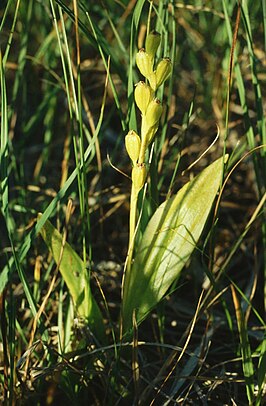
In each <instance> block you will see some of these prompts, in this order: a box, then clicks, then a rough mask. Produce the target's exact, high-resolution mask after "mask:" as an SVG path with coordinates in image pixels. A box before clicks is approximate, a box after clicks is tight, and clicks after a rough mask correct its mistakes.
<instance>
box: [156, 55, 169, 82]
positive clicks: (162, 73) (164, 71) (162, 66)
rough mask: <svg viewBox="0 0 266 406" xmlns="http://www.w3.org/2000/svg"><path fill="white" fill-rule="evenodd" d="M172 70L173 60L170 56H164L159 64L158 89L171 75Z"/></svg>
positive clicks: (157, 69) (157, 73)
mask: <svg viewBox="0 0 266 406" xmlns="http://www.w3.org/2000/svg"><path fill="white" fill-rule="evenodd" d="M171 71H172V62H171V59H170V58H163V59H162V60H161V61H160V62H159V63H158V65H157V68H156V71H155V76H156V89H157V88H158V87H159V86H161V84H162V83H163V82H164V81H165V80H166V79H167V78H168V77H169V76H170V74H171Z"/></svg>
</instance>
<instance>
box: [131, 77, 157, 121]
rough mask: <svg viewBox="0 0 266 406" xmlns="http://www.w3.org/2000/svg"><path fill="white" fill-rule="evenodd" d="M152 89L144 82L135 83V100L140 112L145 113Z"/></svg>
mask: <svg viewBox="0 0 266 406" xmlns="http://www.w3.org/2000/svg"><path fill="white" fill-rule="evenodd" d="M152 95H153V91H152V89H151V87H150V86H149V85H146V83H144V82H139V83H137V85H136V87H135V101H136V104H137V106H138V108H139V109H140V111H141V113H142V114H145V112H146V110H147V107H148V105H149V103H150V101H151V100H152Z"/></svg>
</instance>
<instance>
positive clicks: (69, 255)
mask: <svg viewBox="0 0 266 406" xmlns="http://www.w3.org/2000/svg"><path fill="white" fill-rule="evenodd" d="M40 216H41V215H39V217H40ZM40 233H41V235H42V237H43V239H44V241H45V243H46V245H47V247H48V248H49V250H50V252H51V253H52V255H53V257H54V260H55V262H56V263H57V264H58V262H59V260H60V264H59V270H60V272H61V275H62V277H63V279H64V281H65V283H66V285H67V287H68V289H69V292H70V294H71V296H72V299H73V302H74V305H75V308H76V311H77V313H78V315H79V316H80V317H82V318H84V319H86V321H87V322H88V324H89V326H90V328H91V329H92V331H93V333H94V334H95V335H96V337H98V338H99V339H102V338H103V337H104V324H103V318H102V314H101V311H100V309H99V307H98V305H97V303H96V301H95V300H94V298H93V296H92V293H91V289H90V286H89V285H88V282H87V281H86V277H85V272H87V271H86V269H84V263H83V261H82V260H81V258H80V257H79V256H78V254H77V253H76V252H75V251H74V250H73V249H72V248H71V246H70V245H69V244H68V243H67V242H66V243H65V244H64V247H63V251H62V246H63V243H62V236H61V235H60V233H59V232H58V231H57V230H56V229H55V228H54V227H53V225H52V224H51V223H50V221H48V220H47V221H46V222H45V224H44V226H43V227H42V228H41V230H40ZM61 251H62V253H61ZM86 284H87V286H86Z"/></svg>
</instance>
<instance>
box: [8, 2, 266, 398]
mask: <svg viewBox="0 0 266 406" xmlns="http://www.w3.org/2000/svg"><path fill="white" fill-rule="evenodd" d="M131 5H133V8H131ZM238 7H239V6H238V2H236V1H229V0H223V1H218V0H214V1H213V2H204V1H201V0H198V1H196V0H192V1H191V2H190V3H189V4H188V3H187V2H184V1H180V2H173V1H172V0H168V1H154V2H151V3H150V2H145V1H143V0H137V1H136V2H135V3H134V2H126V1H121V2H114V1H107V0H106V1H105V2H103V3H98V2H81V1H78V0H77V1H73V2H66V1H61V0H50V1H46V2H36V1H33V0H30V1H28V2H22V1H20V0H17V1H15V2H14V1H13V2H12V1H10V0H9V1H7V2H5V4H1V6H0V17H1V23H0V50H1V52H0V84H1V142H0V182H1V186H0V192H1V193H0V205H1V215H0V227H1V240H0V241H1V242H0V263H1V273H0V292H1V301H0V314H1V325H0V329H1V331H0V366H1V369H0V371H1V373H0V403H3V404H6V405H13V404H22V405H24V404H25V405H37V404H38V405H48V404H49V405H52V404H54V405H61V404H71V405H72V404H74V405H83V404H84V405H86V404H90V405H131V404H132V405H138V404H139V405H150V404H155V405H157V404H158V405H174V404H201V403H202V404H205V403H206V404H213V405H216V404H217V405H220V404H231V403H232V402H234V403H235V404H237V405H247V404H250V405H256V406H257V405H262V404H263V403H264V402H265V374H266V355H265V354H266V338H265V310H266V282H265V281H266V221H265V193H266V181H265V179H266V125H265V117H264V116H265V96H264V95H265V53H266V47H265V38H266V24H265V21H266V20H265V13H266V10H265V4H264V2H263V1H257V2H251V1H243V2H242V6H241V9H239V10H238ZM237 15H239V17H240V19H239V25H237V24H236V21H237ZM147 24H148V25H149V27H147ZM147 28H148V29H156V30H157V31H158V32H160V33H161V34H162V42H161V45H160V47H159V49H158V52H157V57H158V58H160V57H164V56H170V57H171V60H172V63H173V72H172V75H171V77H170V80H168V81H167V82H165V84H164V85H163V86H162V87H161V88H159V90H158V97H159V98H160V99H161V100H163V102H164V111H163V115H162V119H161V123H160V127H159V130H158V134H157V135H156V138H155V142H154V144H153V145H152V149H151V153H150V157H149V159H150V166H149V173H150V176H149V181H148V184H147V186H146V187H145V189H144V192H141V193H140V196H139V200H138V211H139V213H141V217H140V222H139V224H138V234H137V235H136V241H135V242H136V246H141V242H142V238H143V233H144V230H145V229H146V227H147V224H148V222H149V220H150V218H151V217H152V215H153V214H154V213H155V212H156V209H157V208H158V206H159V204H161V203H162V202H163V201H164V200H165V198H166V197H170V196H173V195H175V194H176V193H177V191H178V190H180V189H181V187H182V186H183V185H184V184H185V183H187V181H189V180H191V179H193V178H194V177H195V176H196V175H197V174H199V173H200V172H202V170H203V169H204V168H206V167H207V166H208V165H209V164H211V163H212V162H214V161H215V160H216V159H217V158H219V157H221V156H222V155H223V154H225V153H227V154H229V162H228V166H227V168H225V172H224V183H223V186H222V188H221V193H220V194H219V196H217V200H216V205H215V207H213V210H212V213H211V216H209V219H208V222H207V223H206V225H205V229H204V232H203V234H202V236H201V239H200V241H199V242H198V243H197V244H196V249H195V250H194V253H193V255H192V257H191V258H190V260H189V261H188V262H187V263H186V266H185V267H184V268H183V270H182V272H181V276H180V277H179V279H178V280H176V281H174V282H173V284H171V287H170V289H168V292H167V293H168V294H167V295H166V296H165V297H164V300H162V301H161V302H160V303H159V305H158V306H156V307H155V308H154V309H153V310H152V312H151V314H150V315H149V317H147V318H146V320H145V321H144V322H143V323H141V324H138V323H137V321H138V320H137V315H136V314H135V313H134V311H133V314H132V316H133V319H132V320H130V323H131V321H132V323H133V341H132V342H131V337H130V336H129V338H128V341H127V340H121V339H120V331H119V330H120V329H119V323H120V312H121V282H122V272H123V268H124V263H125V260H126V255H127V249H128V247H127V243H128V233H129V230H128V221H129V201H130V188H131V183H130V180H129V179H128V177H129V176H130V172H131V165H130V162H129V159H128V157H127V154H126V151H125V147H124V138H125V135H126V134H127V132H128V130H129V129H134V130H137V128H138V127H139V125H140V120H141V117H140V114H139V111H138V110H137V108H136V106H135V103H134V94H133V93H134V86H135V84H136V83H137V82H138V81H139V80H141V75H140V74H139V71H138V69H137V67H136V63H135V57H136V53H137V51H138V47H141V46H143V44H144V42H145V30H147ZM232 50H234V52H232ZM230 62H231V66H232V72H231V77H229V76H230V74H229V72H230V69H229V67H230ZM217 127H218V128H219V131H218V130H217ZM217 132H219V138H218V140H217V141H216V142H215V143H214V145H213V146H212V148H210V149H209V150H208V151H207V152H206V153H205V154H204V152H205V151H206V150H207V149H208V147H209V146H210V144H211V143H212V141H213V140H214V139H215V137H216V134H217ZM199 157H201V159H199V160H198V158H199ZM110 163H111V164H110ZM123 174H125V175H127V176H124V175H123ZM38 213H42V216H39V220H38V222H37V216H38ZM48 219H49V221H50V222H51V223H52V224H53V226H54V227H56V228H57V230H58V231H59V232H60V233H61V235H62V236H63V240H62V241H63V242H62V245H63V246H65V242H64V238H65V237H66V238H67V241H68V243H69V244H70V246H71V247H72V249H73V250H75V251H76V252H77V253H78V255H79V257H80V259H79V260H78V262H79V264H80V272H81V274H82V275H83V276H82V277H83V279H84V280H85V281H86V283H85V285H84V286H85V290H84V295H85V298H86V300H87V302H86V303H91V294H92V295H93V297H94V299H93V300H95V303H97V305H98V306H99V309H100V312H101V315H102V317H103V319H104V325H105V327H104V329H105V331H106V334H105V338H104V339H103V340H102V339H99V337H100V335H98V336H97V331H95V330H94V329H90V328H89V325H88V324H87V321H86V319H85V320H84V319H83V320H81V319H79V318H78V317H77V313H76V311H75V305H74V304H75V303H74V304H73V302H72V299H71V297H70V294H69V292H70V293H71V288H70V289H69V283H70V284H71V280H70V282H69V280H67V279H66V280H64V279H63V277H62V275H63V273H60V272H59V268H60V259H59V265H57V264H56V262H55V260H56V258H55V259H54V258H53V256H51V254H50V253H49V251H48V249H47V248H46V246H45V244H44V243H43V241H42V239H41V237H40V230H42V228H43V226H44V225H45V224H46V226H47V224H48V223H47V220H48ZM145 238H146V239H147V236H146V237H145ZM136 258H137V263H139V258H138V257H137V256H136ZM61 259H62V258H61ZM57 262H58V260H57ZM133 267H134V263H133ZM66 272H67V264H66ZM83 279H82V280H83ZM140 290H141V289H140ZM136 292H138V290H137V289H136ZM138 295H140V296H141V293H138ZM137 299H138V298H137V297H134V295H133V299H132V301H133V300H137ZM93 303H94V302H93ZM96 330H97V329H96Z"/></svg>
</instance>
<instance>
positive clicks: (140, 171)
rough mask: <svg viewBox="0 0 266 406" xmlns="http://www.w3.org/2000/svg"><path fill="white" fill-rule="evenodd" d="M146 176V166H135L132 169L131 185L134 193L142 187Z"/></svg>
mask: <svg viewBox="0 0 266 406" xmlns="http://www.w3.org/2000/svg"><path fill="white" fill-rule="evenodd" d="M146 176H147V170H146V165H145V164H144V163H142V164H137V165H136V166H133V168H132V175H131V177H132V183H133V187H134V189H135V192H136V193H138V192H139V191H140V190H141V189H142V188H143V186H144V183H145V180H146Z"/></svg>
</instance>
